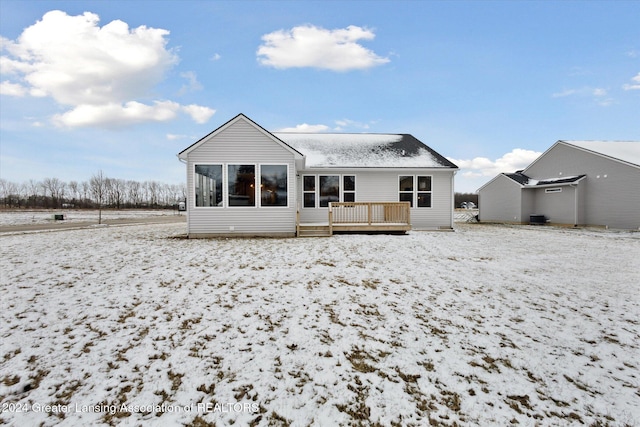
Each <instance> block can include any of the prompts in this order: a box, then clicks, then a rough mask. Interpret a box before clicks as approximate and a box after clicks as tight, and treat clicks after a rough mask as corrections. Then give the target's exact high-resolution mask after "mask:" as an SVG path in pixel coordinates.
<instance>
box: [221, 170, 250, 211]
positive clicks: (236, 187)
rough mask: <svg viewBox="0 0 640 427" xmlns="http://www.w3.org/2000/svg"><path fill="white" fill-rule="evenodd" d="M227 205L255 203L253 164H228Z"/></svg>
mask: <svg viewBox="0 0 640 427" xmlns="http://www.w3.org/2000/svg"><path fill="white" fill-rule="evenodd" d="M227 179H228V188H229V206H255V205H256V188H255V187H256V167H255V165H229V166H228V175H227Z"/></svg>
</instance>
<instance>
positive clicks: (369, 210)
mask: <svg viewBox="0 0 640 427" xmlns="http://www.w3.org/2000/svg"><path fill="white" fill-rule="evenodd" d="M367 210H368V212H367V215H369V225H371V203H367Z"/></svg>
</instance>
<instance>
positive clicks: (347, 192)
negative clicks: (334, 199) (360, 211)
mask: <svg viewBox="0 0 640 427" xmlns="http://www.w3.org/2000/svg"><path fill="white" fill-rule="evenodd" d="M342 201H343V202H355V201H356V176H355V175H343V176H342Z"/></svg>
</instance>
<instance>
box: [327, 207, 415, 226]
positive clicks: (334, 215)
mask: <svg viewBox="0 0 640 427" xmlns="http://www.w3.org/2000/svg"><path fill="white" fill-rule="evenodd" d="M410 210H411V205H410V204H409V202H331V203H329V227H330V228H331V227H332V226H333V225H334V224H335V225H337V224H361V225H372V224H407V225H408V224H411V218H410Z"/></svg>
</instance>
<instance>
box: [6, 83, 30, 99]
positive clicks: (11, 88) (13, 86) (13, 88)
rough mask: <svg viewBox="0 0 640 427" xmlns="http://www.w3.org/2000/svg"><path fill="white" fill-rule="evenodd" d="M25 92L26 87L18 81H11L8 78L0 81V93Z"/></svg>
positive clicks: (21, 93) (14, 94)
mask: <svg viewBox="0 0 640 427" xmlns="http://www.w3.org/2000/svg"><path fill="white" fill-rule="evenodd" d="M26 93H27V90H26V88H25V87H24V86H22V85H20V84H18V83H11V82H10V81H8V80H5V81H3V82H1V83H0V95H9V96H25V94H26Z"/></svg>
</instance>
